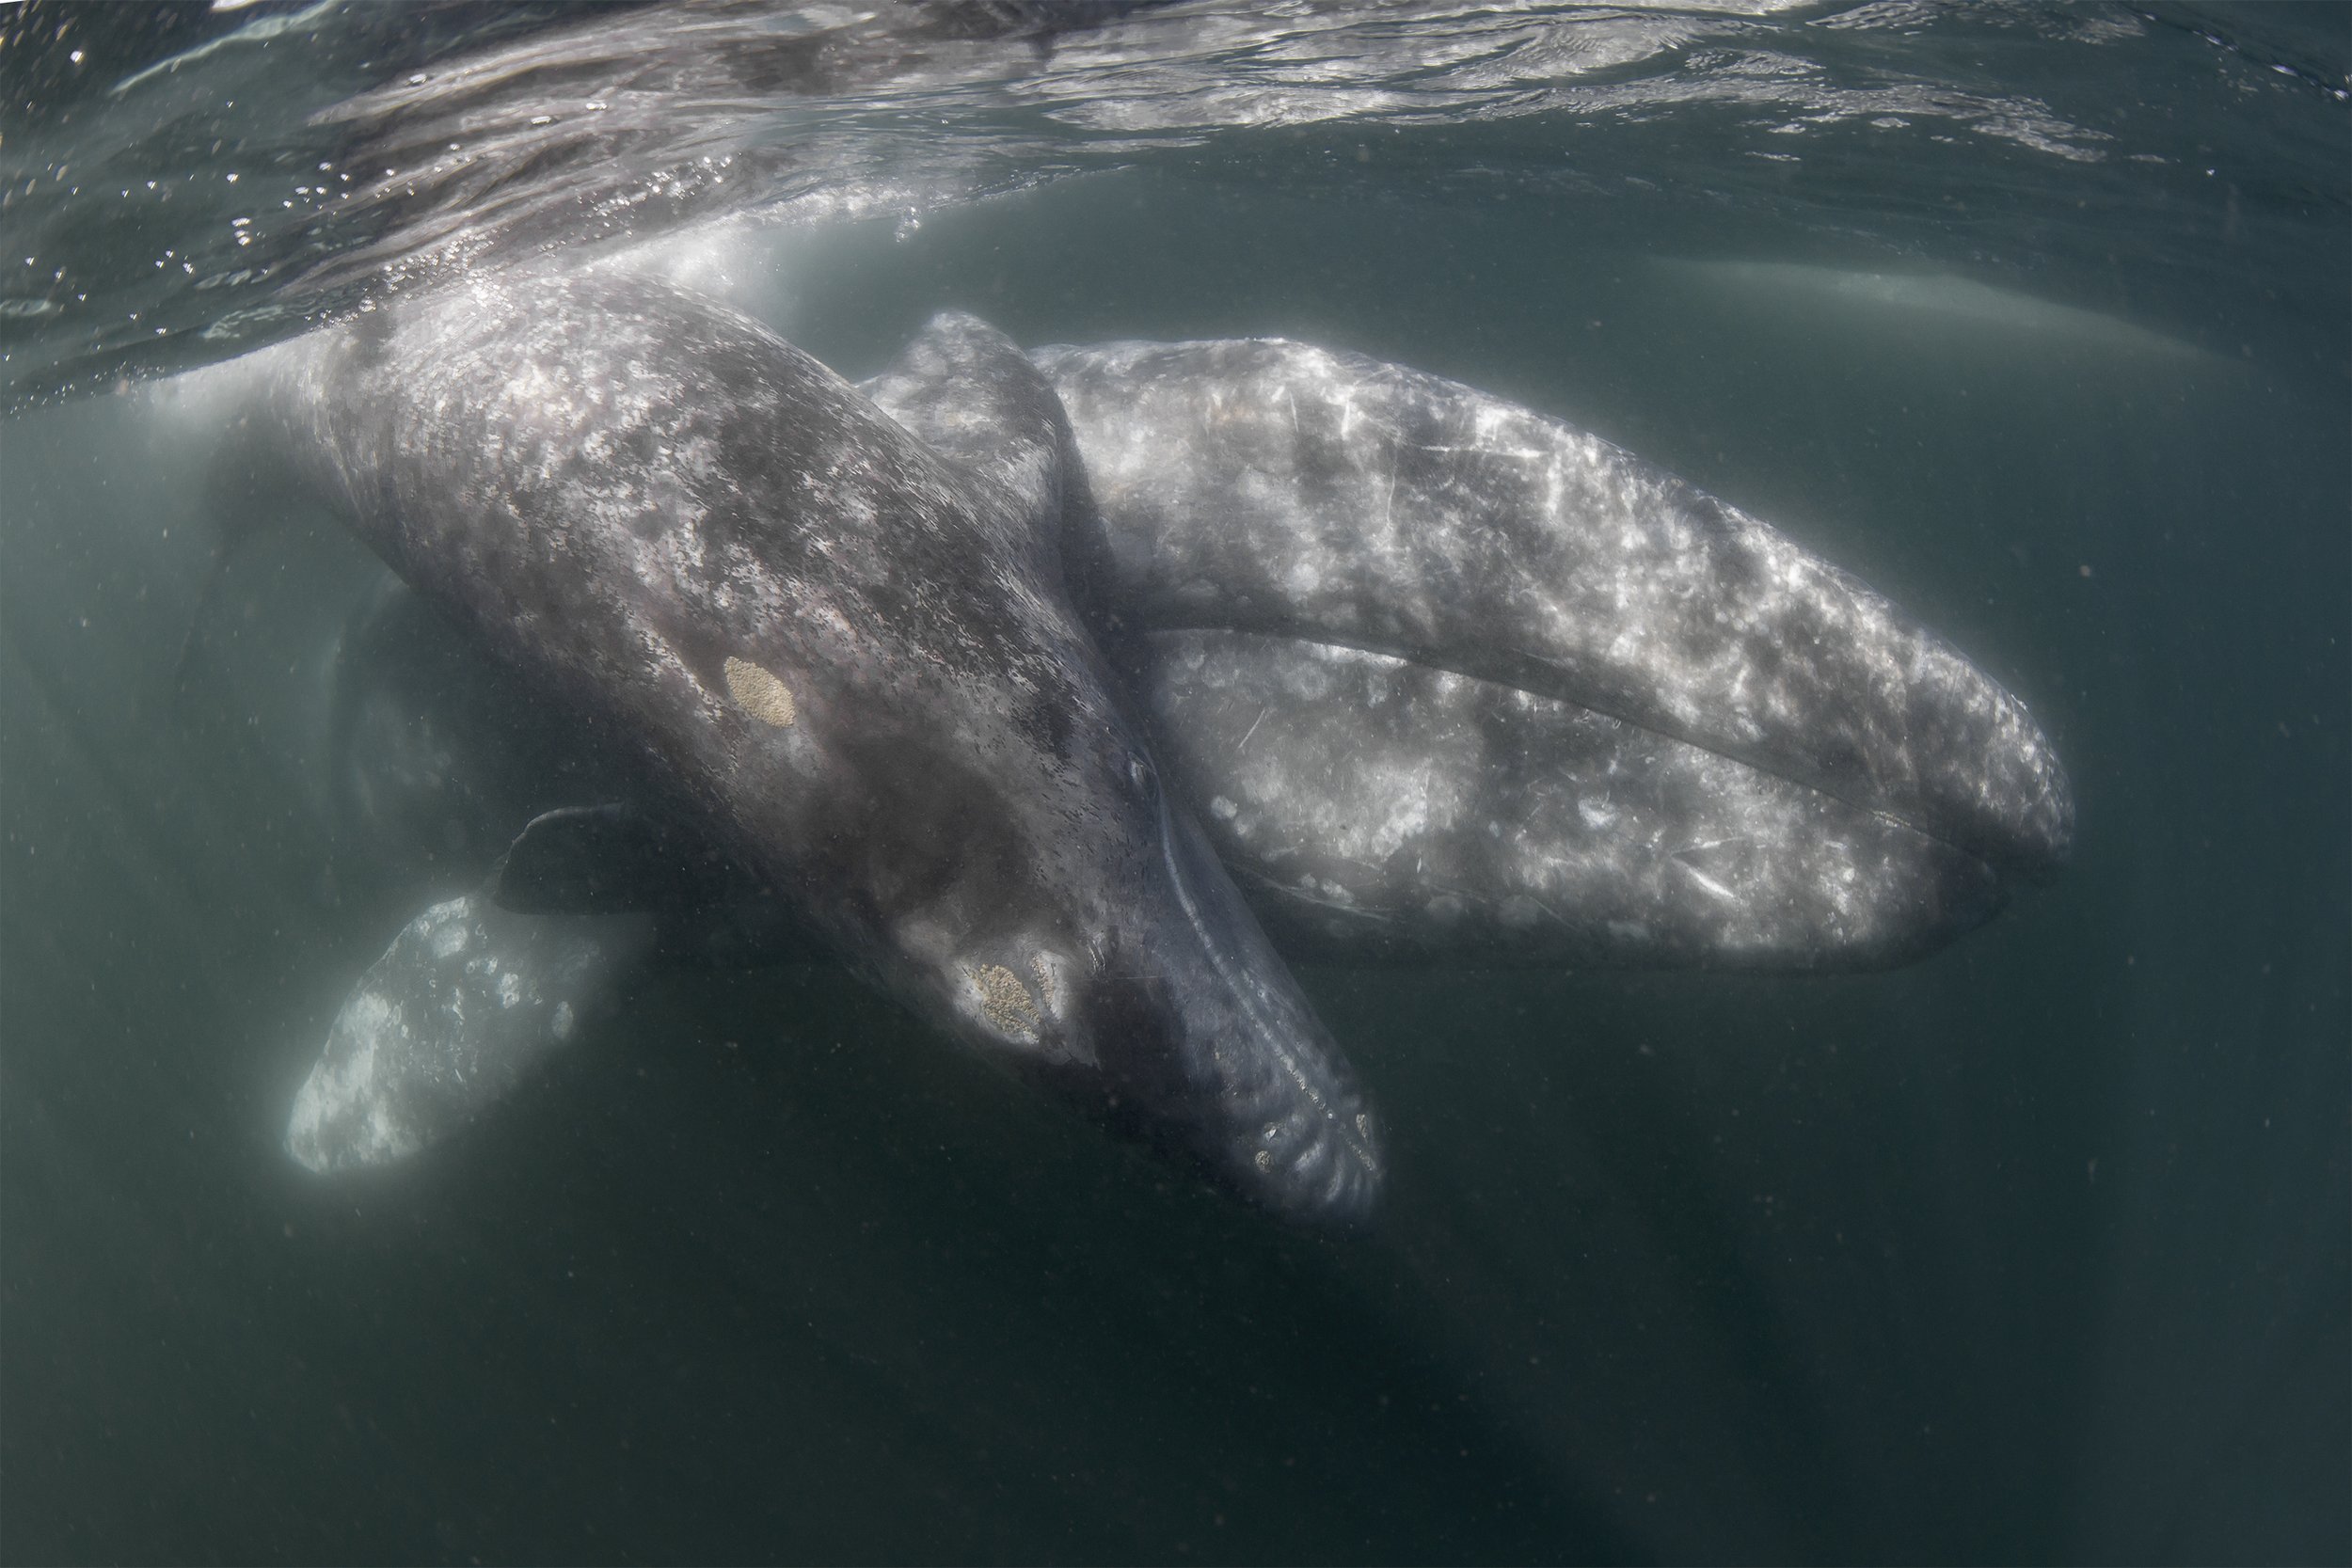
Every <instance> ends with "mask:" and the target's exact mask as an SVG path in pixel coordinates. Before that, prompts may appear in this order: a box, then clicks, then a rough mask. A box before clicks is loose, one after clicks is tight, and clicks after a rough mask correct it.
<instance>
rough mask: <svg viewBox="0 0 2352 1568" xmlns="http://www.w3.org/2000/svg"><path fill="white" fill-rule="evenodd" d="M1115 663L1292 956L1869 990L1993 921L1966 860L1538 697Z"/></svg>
mask: <svg viewBox="0 0 2352 1568" xmlns="http://www.w3.org/2000/svg"><path fill="white" fill-rule="evenodd" d="M1130 647H1131V651H1132V652H1133V654H1134V656H1135V657H1136V660H1137V669H1136V678H1135V680H1134V682H1133V687H1134V689H1136V691H1138V692H1139V693H1140V695H1141V698H1142V700H1143V701H1144V702H1145V703H1147V704H1148V705H1149V714H1150V724H1151V729H1152V735H1153V736H1154V742H1153V743H1154V745H1155V747H1156V748H1157V750H1158V753H1159V755H1160V757H1161V758H1162V760H1163V762H1164V763H1165V764H1166V766H1167V768H1168V774H1169V776H1170V777H1171V778H1172V779H1173V780H1175V781H1176V782H1177V784H1179V785H1180V786H1181V787H1182V788H1183V789H1184V790H1185V791H1187V792H1188V793H1190V794H1191V795H1192V796H1193V797H1194V799H1196V800H1198V801H1200V804H1201V807H1202V810H1203V820H1204V822H1205V823H1206V825H1207V829H1206V831H1207V832H1208V833H1209V834H1210V837H1211V840H1212V842H1214V843H1215V844H1216V847H1217V853H1218V855H1219V857H1220V858H1221V859H1223V860H1224V862H1225V863H1226V865H1227V867H1228V868H1229V869H1231V870H1232V872H1233V873H1234V875H1235V877H1236V878H1237V879H1239V880H1240V882H1241V885H1242V888H1243V890H1244V892H1245V893H1247V894H1248V896H1249V899H1250V902H1251V903H1252V905H1254V906H1255V907H1256V909H1257V910H1258V911H1259V913H1260V915H1261V916H1262V917H1263V919H1264V920H1265V922H1266V928H1267V930H1268V931H1269V932H1270V933H1271V934H1272V935H1273V937H1274V939H1275V942H1276V944H1277V945H1278V946H1279V947H1280V948H1281V950H1282V951H1283V952H1284V953H1285V954H1286V955H1288V956H1290V957H1292V958H1322V959H1325V960H1327V961H1337V962H1347V963H1360V962H1364V961H1367V960H1379V961H1384V962H1392V961H1402V962H1413V961H1422V962H1451V963H1456V964H1468V965H1499V964H1545V965H1570V966H1586V965H1594V966H1612V967H1644V966H1647V967H1680V968H1705V969H1729V968H1747V969H1776V970H1804V969H1855V968H1870V967H1876V966H1880V965H1885V964H1894V963H1900V962H1903V961H1905V960H1907V959H1911V958H1918V957H1920V956H1921V955H1923V954H1925V953H1927V952H1930V951H1932V950H1933V949H1935V948H1937V947H1940V946H1942V945H1943V944H1944V943H1945V942H1948V941H1949V940H1950V939H1951V938H1952V937H1954V936H1955V935H1957V934H1959V933H1960V932H1962V931H1965V930H1967V929H1969V928H1971V927H1975V926H1977V925H1979V924H1980V923H1981V922H1983V921H1984V920H1985V919H1987V918H1989V917H1990V916H1991V915H1992V914H1993V912H1994V911H1995V910H1997V909H1998V908H1999V905H2000V900H2001V893H2000V887H1999V884H1998V882H1997V881H1996V879H1995V878H1994V874H1993V871H1992V869H1991V867H1989V866H1987V865H1986V864H1985V863H1983V862H1982V861H1979V860H1978V859H1977V858H1976V857H1974V856H1972V855H1969V854H1967V853H1965V852H1964V851H1963V850H1960V849H1956V848H1954V847H1951V846H1950V845H1947V844H1945V843H1943V842H1941V841H1940V840H1937V839H1933V838H1931V837H1929V836H1928V835H1927V834H1925V833H1922V832H1918V831H1916V830H1915V829H1912V828H1907V827H1905V826H1903V825H1902V824H1901V823H1899V822H1897V821H1894V820H1893V819H1892V818H1890V817H1887V816H1883V815H1880V814H1877V813H1873V812H1867V811H1860V810H1857V809H1855V808H1854V807H1852V806H1850V805H1848V804H1846V803H1845V802H1844V801H1842V800H1836V799H1835V798H1834V797H1831V796H1828V795H1824V794H1822V793H1821V792H1820V791H1819V790H1815V789H1809V788H1807V787H1805V786H1804V785H1803V784H1792V783H1790V782H1789V781H1788V780H1786V779H1781V778H1776V777H1774V776H1773V775H1772V774H1770V773H1766V772H1762V771H1760V770H1758V769H1756V768H1750V767H1748V766H1747V765H1746V764H1744V763H1740V762H1735V761H1733V760H1732V759H1731V758H1729V757H1726V756H1724V755H1722V754H1720V753H1718V752H1709V751H1707V750H1705V749H1704V748H1701V747H1697V746H1692V745H1690V744H1687V743H1686V742H1683V741H1679V740H1676V739H1673V738H1671V737H1669V736H1662V735H1660V734H1658V733H1657V732H1656V731H1653V730H1645V729H1642V728H1641V727H1639V726H1638V725H1633V724H1629V723H1627V722H1625V721H1623V720H1619V719H1612V718H1610V717H1608V716H1606V715H1604V714H1599V713H1595V712H1594V711H1592V710H1591V709H1590V708H1584V707H1579V706H1577V705H1574V704H1570V703H1564V702H1561V701H1559V700H1558V699H1556V698H1551V697H1541V696H1537V695H1535V694H1534V693H1533V692H1529V691H1522V690H1520V689H1518V688H1516V687H1509V686H1504V685H1502V684H1501V683H1499V682H1495V681H1484V680H1478V679H1475V678H1473V677H1471V676H1468V675H1462V674H1457V673H1454V672H1452V671H1449V670H1438V669H1433V668H1431V667H1430V666H1428V665H1425V664H1414V663H1408V662H1406V660H1403V659H1399V658H1395V657H1391V656H1389V655H1386V654H1374V653H1366V652H1364V651H1362V650H1360V649H1355V648H1343V647H1334V646H1332V645H1331V644H1328V643H1322V642H1309V641H1302V640H1299V639H1295V638H1280V637H1264V636H1260V635H1258V634H1255V633H1250V632H1229V631H1183V632H1155V633H1149V634H1145V635H1144V636H1142V637H1140V638H1138V639H1136V640H1135V641H1134V642H1133V643H1131V644H1130Z"/></svg>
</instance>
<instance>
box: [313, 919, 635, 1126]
mask: <svg viewBox="0 0 2352 1568" xmlns="http://www.w3.org/2000/svg"><path fill="white" fill-rule="evenodd" d="M652 948H653V922H652V920H651V919H650V918H649V917H647V916H644V915H619V916H612V915H604V916H586V917H578V916H571V917H567V916H547V915H528V914H516V913H514V912H512V911H506V910H502V909H501V908H499V907H498V905H497V904H495V903H494V902H492V900H491V899H490V898H489V897H488V895H486V893H484V892H476V893H470V894H467V895H464V896H462V897H458V898H453V899H450V900H449V901H448V902H446V903H441V904H436V905H434V906H433V907H432V908H431V909H428V910H426V911H424V912H423V913H421V914H420V915H418V916H417V917H416V918H415V919H414V920H412V921H410V922H409V923H408V924H407V926H405V927H403V928H402V930H401V933H400V935H398V936H397V937H394V938H393V939H392V944H391V946H390V947H389V948H387V949H386V950H385V952H384V956H383V957H382V958H378V959H376V961H375V962H374V964H373V965H372V966H371V967H370V968H369V970H368V972H367V974H364V975H362V976H361V977H360V979H359V983H358V985H357V986H355V987H354V988H352V992H351V995H350V997H349V998H348V999H346V1000H345V1001H344V1003H343V1006H342V1011H341V1012H339V1013H337V1014H336V1016H335V1022H334V1025H333V1026H332V1028H330V1029H329V1030H328V1032H327V1037H326V1050H325V1051H324V1052H322V1053H320V1056H319V1060H318V1064H317V1065H316V1066H315V1067H313V1068H312V1069H310V1077H309V1078H308V1079H306V1080H305V1081H304V1083H303V1085H302V1088H301V1090H300V1092H299V1093H297V1094H296V1095H295V1096H294V1112H293V1115H292V1116H291V1117H289V1119H288V1121H287V1125H286V1148H287V1152H289V1153H291V1154H292V1155H293V1156H294V1158H295V1159H296V1160H298V1161H300V1162H301V1163H302V1164H305V1165H308V1166H309V1167H310V1169H312V1170H316V1171H329V1170H340V1169H348V1168H350V1167H353V1166H358V1165H381V1164H390V1163H391V1162H393V1161H395V1160H399V1159H402V1158H405V1156H407V1155H409V1154H413V1153H415V1152H416V1151H417V1150H418V1149H420V1148H423V1147H424V1146H425V1145H427V1144H429V1143H432V1142H435V1141H436V1140H437V1139H439V1138H442V1137H444V1136H446V1135H448V1134H449V1133H450V1132H453V1131H455V1130H456V1129H458V1128H459V1127H462V1126H463V1125H465V1124H466V1123H467V1122H469V1121H471V1120H472V1119H473V1118H474V1117H478V1116H479V1115H481V1114H482V1113H483V1112H484V1111H485V1110H487V1109H489V1108H490V1107H491V1106H492V1105H494V1104H496V1103H497V1102H498V1101H501V1100H502V1099H504V1098H505V1097H506V1095H507V1093H508V1092H509V1091H510V1090H512V1089H513V1088H514V1087H515V1086H516V1085H517V1084H519V1083H520V1082H522V1080H523V1078H524V1077H525V1076H526V1075H527V1074H528V1073H529V1072H530V1071H531V1069H532V1068H533V1067H535V1066H536V1065H537V1064H538V1063H539V1062H540V1061H542V1060H543V1059H545V1058H546V1057H547V1056H548V1055H549V1054H551V1053H553V1052H555V1051H556V1050H557V1049H558V1048H559V1047H561V1046H563V1045H564V1044H566V1043H567V1042H568V1041H570V1040H571V1039H572V1038H573V1037H575V1035H576V1034H577V1033H578V1031H579V1029H580V1025H581V1024H582V1023H584V1022H586V1021H587V1020H588V1019H590V1018H591V1017H593V1016H594V1015H596V1013H598V1012H600V1011H602V1010H603V1009H604V1007H605V1006H607V1005H609V1003H610V1002H611V1000H612V996H613V995H614V993H615V992H616V990H618V988H619V986H620V984H621V982H622V981H623V980H624V979H625V978H626V977H627V976H628V974H629V973H630V972H631V971H633V970H634V969H635V968H636V967H637V966H638V965H639V963H641V962H642V961H643V960H644V958H645V957H646V956H647V955H648V954H649V953H650V952H651V951H652Z"/></svg>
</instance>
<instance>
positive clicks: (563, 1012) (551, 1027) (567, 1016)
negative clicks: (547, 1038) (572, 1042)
mask: <svg viewBox="0 0 2352 1568" xmlns="http://www.w3.org/2000/svg"><path fill="white" fill-rule="evenodd" d="M579 1022H580V1021H579V1020H578V1019H576V1018H574V1017H573V1016H572V1005H571V1004H570V1003H569V1002H558V1003H557V1004H556V1005H555V1017H554V1018H553V1019H552V1020H550V1021H549V1022H548V1031H549V1032H550V1033H552V1034H553V1035H554V1036H555V1037H556V1038H557V1039H559V1040H567V1039H570V1038H571V1037H572V1030H573V1029H574V1028H575V1027H577V1026H578V1024H579Z"/></svg>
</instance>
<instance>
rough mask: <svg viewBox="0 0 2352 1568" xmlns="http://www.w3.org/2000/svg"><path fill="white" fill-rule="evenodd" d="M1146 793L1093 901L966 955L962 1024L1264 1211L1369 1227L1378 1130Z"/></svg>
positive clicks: (1245, 918) (1378, 1163)
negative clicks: (1147, 798) (1146, 802)
mask: <svg viewBox="0 0 2352 1568" xmlns="http://www.w3.org/2000/svg"><path fill="white" fill-rule="evenodd" d="M1149 795H1150V799H1149V802H1148V805H1147V807H1146V809H1145V810H1143V811H1142V812H1140V813H1138V814H1135V816H1130V817H1129V819H1128V820H1127V821H1126V823H1125V824H1124V826H1125V828H1126V829H1127V831H1126V832H1123V833H1122V834H1121V835H1120V840H1121V843H1120V847H1121V850H1122V852H1121V853H1120V854H1119V855H1118V856H1116V857H1115V860H1114V861H1112V862H1108V863H1110V864H1115V866H1116V869H1115V871H1114V872H1113V873H1112V874H1110V875H1107V876H1105V877H1104V879H1103V883H1102V885H1101V886H1100V887H1099V888H1097V889H1096V890H1094V892H1093V895H1092V896H1085V895H1079V896H1073V897H1070V898H1067V899H1066V900H1065V901H1064V902H1063V903H1062V905H1061V906H1060V907H1059V908H1058V909H1057V910H1056V911H1054V912H1053V913H1052V914H1050V915H1047V916H1045V917H1043V918H1042V919H1030V920H1026V921H1021V922H1016V923H1015V924H1014V925H1013V926H1012V927H1011V928H1009V929H1006V930H1001V931H996V932H993V933H989V934H979V933H974V934H973V935H972V936H971V937H970V938H969V939H968V940H966V941H965V942H963V943H962V944H961V945H960V946H959V947H958V949H957V951H956V953H955V955H954V957H953V958H951V959H950V960H948V962H947V964H946V973H945V974H943V975H942V976H941V984H942V989H944V990H945V992H946V998H947V1004H948V1006H949V1008H950V1010H951V1013H952V1022H953V1024H954V1026H955V1028H956V1029H957V1032H958V1033H960V1034H961V1036H962V1037H964V1038H965V1039H967V1040H970V1041H972V1042H973V1043H975V1044H976V1045H977V1046H978V1047H979V1048H980V1049H981V1050H982V1051H983V1052H984V1053H986V1054H988V1055H990V1056H992V1057H994V1058H995V1059H997V1060H998V1061H1000V1062H1003V1063H1005V1064H1006V1065H1008V1066H1009V1067H1010V1068H1012V1069H1013V1070H1014V1071H1015V1072H1017V1073H1018V1074H1019V1075H1020V1076H1022V1077H1024V1078H1026V1079H1029V1080H1031V1081H1032V1082H1035V1083H1037V1084H1039V1085H1041V1086H1043V1087H1045V1088H1047V1089H1048V1090H1050V1091H1052V1092H1054V1093H1056V1094H1057V1095H1058V1096H1060V1097H1061V1098H1063V1099H1065V1100H1067V1101H1072V1102H1073V1103H1075V1104H1076V1105H1078V1106H1079V1107H1080V1108H1081V1109H1083V1110H1085V1111H1087V1112H1089V1114H1091V1115H1093V1116H1094V1117H1097V1118H1098V1119H1100V1120H1102V1121H1104V1122H1105V1123H1107V1124H1108V1125H1109V1126H1111V1127H1112V1128H1114V1129H1115V1130H1117V1131H1119V1132H1122V1133H1125V1134H1127V1135H1129V1136H1132V1137H1135V1138H1137V1139H1139V1140H1141V1141H1143V1142H1145V1143H1148V1144H1150V1145H1152V1146H1153V1147H1155V1148H1159V1149H1160V1150H1162V1151H1163V1152H1166V1153H1169V1154H1173V1155H1176V1156H1177V1157H1179V1158H1180V1159H1182V1160H1184V1161H1186V1162H1187V1163H1190V1164H1194V1165H1195V1166H1197V1167H1198V1168H1200V1170H1201V1171H1202V1172H1203V1173H1204V1174H1206V1175H1207V1176H1208V1178H1209V1179H1210V1180H1213V1181H1215V1182H1216V1184H1218V1185H1220V1186H1223V1187H1225V1188H1227V1189H1229V1190H1231V1191H1232V1192H1234V1193H1236V1194H1238V1195H1239V1196H1242V1197H1244V1198H1246V1199H1247V1200H1248V1201H1249V1202H1251V1203H1252V1204H1254V1205H1256V1206H1257V1207H1259V1208H1261V1209H1263V1210H1265V1211H1267V1212H1270V1213H1273V1214H1275V1215H1277V1216H1279V1217H1280V1218H1282V1219H1284V1220H1286V1221H1289V1222H1292V1223H1295V1224H1300V1225H1306V1226H1310V1227H1317V1228H1332V1229H1340V1230H1350V1229H1357V1228H1360V1227H1363V1226H1365V1225H1366V1224H1368V1223H1369V1222H1370V1220H1371V1219H1372V1217H1373V1214H1374V1212H1375V1209H1376V1206H1377V1203H1378V1199H1379V1194H1380V1188H1381V1180H1382V1174H1383V1160H1382V1155H1381V1133H1380V1128H1379V1125H1378V1118H1377V1117H1376V1115H1375V1112H1374V1110H1373V1108H1372V1105H1371V1103H1370V1101H1369V1100H1368V1099H1367V1098H1366V1096H1365V1095H1364V1093H1363V1091H1362V1089H1361V1088H1360V1087H1359V1085H1358V1084H1357V1082H1356V1079H1355V1075H1354V1074H1353V1072H1352V1071H1350V1069H1349V1068H1348V1066H1347V1063H1346V1061H1345V1060H1344V1058H1343V1056H1342V1055H1341V1053H1340V1051H1339V1047H1338V1045H1337V1044H1336V1043H1335V1042H1334V1041H1333V1039H1332V1038H1331V1036H1330V1034H1329V1032H1328V1031H1327V1029H1326V1028H1325V1027H1324V1025H1323V1022H1322V1021H1321V1020H1320V1019H1318V1018H1317V1017H1316V1016H1315V1013H1314V1009H1313V1007H1312V1006H1311V1005H1310V1004H1309V1002H1308V1001H1307V999H1306V997H1305V996H1304V994H1302V993H1301V992H1300V990H1299V989H1298V986H1297V982H1296V981H1295V978H1294V977H1293V976H1292V974H1291V973H1290V970H1289V968H1288V966H1287V965H1285V964H1284V962H1283V961H1282V959H1281V958H1280V957H1279V955H1278V954H1276V952H1275V951H1274V949H1273V947H1272V945H1271V944H1270V943H1269V942H1267V940H1266V938H1265V936H1264V934H1263V931H1261V929H1260V928H1259V926H1258V923H1257V919H1256V917H1255V916H1254V915H1253V914H1252V913H1251V912H1250V911H1249V910H1248V907H1247V906H1246V905H1245V904H1244V903H1243V901H1242V898H1241V896H1240V895H1239V893H1238V892H1237V891H1236V890H1235V889H1234V887H1233V885H1232V880H1231V879H1230V878H1229V877H1228V875H1227V873H1226V871H1225V869H1224V867H1223V866H1222V865H1221V864H1219V863H1218V862H1217V860H1216V856H1215V855H1214V853H1213V852H1212V851H1211V849H1210V848H1209V847H1208V845H1207V843H1206V841H1205V840H1204V839H1203V838H1202V837H1201V836H1200V832H1198V830H1196V829H1195V828H1194V827H1193V826H1192V824H1191V823H1190V821H1189V820H1188V819H1187V818H1186V817H1185V816H1184V815H1183V813H1182V812H1181V811H1179V810H1177V809H1175V808H1174V807H1173V806H1172V805H1171V804H1169V803H1168V802H1167V801H1165V800H1161V799H1160V798H1159V796H1158V794H1157V785H1156V782H1155V781H1154V782H1152V784H1150V785H1149ZM1066 891H1067V890H1066ZM1084 911H1090V912H1084Z"/></svg>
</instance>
